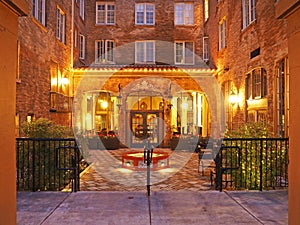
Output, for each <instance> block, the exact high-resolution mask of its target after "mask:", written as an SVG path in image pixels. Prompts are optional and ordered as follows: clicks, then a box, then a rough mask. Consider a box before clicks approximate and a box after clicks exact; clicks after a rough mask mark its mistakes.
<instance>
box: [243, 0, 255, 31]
mask: <svg viewBox="0 0 300 225" xmlns="http://www.w3.org/2000/svg"><path fill="white" fill-rule="evenodd" d="M242 7H243V10H242V13H243V15H242V19H243V29H245V28H247V27H248V26H249V25H250V24H252V23H253V22H254V21H255V20H256V0H242Z"/></svg>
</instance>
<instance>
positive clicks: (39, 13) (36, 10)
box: [32, 0, 46, 26]
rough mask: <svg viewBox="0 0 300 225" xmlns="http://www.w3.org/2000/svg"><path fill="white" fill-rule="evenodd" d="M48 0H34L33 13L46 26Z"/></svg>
mask: <svg viewBox="0 0 300 225" xmlns="http://www.w3.org/2000/svg"><path fill="white" fill-rule="evenodd" d="M45 1H46V0H32V15H33V16H34V18H35V19H36V20H37V21H39V22H40V23H41V24H42V25H44V26H46V3H45Z"/></svg>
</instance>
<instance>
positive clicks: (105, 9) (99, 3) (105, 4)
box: [96, 2, 116, 25]
mask: <svg viewBox="0 0 300 225" xmlns="http://www.w3.org/2000/svg"><path fill="white" fill-rule="evenodd" d="M98 5H104V14H105V15H104V20H105V21H104V22H103V23H100V22H98V13H99V11H98ZM109 5H113V6H114V7H116V6H115V3H114V2H96V24H97V25H103V24H105V25H115V23H116V8H115V9H114V22H113V23H108V21H107V17H108V15H107V13H108V9H107V6H109Z"/></svg>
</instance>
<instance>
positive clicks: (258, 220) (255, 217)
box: [224, 191, 264, 224]
mask: <svg viewBox="0 0 300 225" xmlns="http://www.w3.org/2000/svg"><path fill="white" fill-rule="evenodd" d="M224 193H225V194H226V195H227V196H228V197H229V198H231V199H232V200H233V201H234V202H236V203H237V204H238V205H239V206H240V207H241V208H242V209H244V210H245V211H246V212H247V213H248V214H249V215H250V216H252V217H253V218H254V219H255V220H257V222H259V223H260V224H264V223H263V221H261V220H260V219H259V218H258V217H257V216H255V215H254V214H253V213H252V212H251V211H250V210H249V209H247V207H245V206H243V205H242V204H241V203H240V202H239V201H237V200H236V199H235V198H233V197H232V196H231V195H230V194H229V193H228V192H227V191H224Z"/></svg>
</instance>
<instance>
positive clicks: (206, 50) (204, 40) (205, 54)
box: [203, 37, 209, 62]
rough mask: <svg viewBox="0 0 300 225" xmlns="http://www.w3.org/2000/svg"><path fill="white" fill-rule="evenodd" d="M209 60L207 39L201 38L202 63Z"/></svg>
mask: <svg viewBox="0 0 300 225" xmlns="http://www.w3.org/2000/svg"><path fill="white" fill-rule="evenodd" d="M208 60H209V43H208V37H203V61H205V62H207V61H208Z"/></svg>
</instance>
